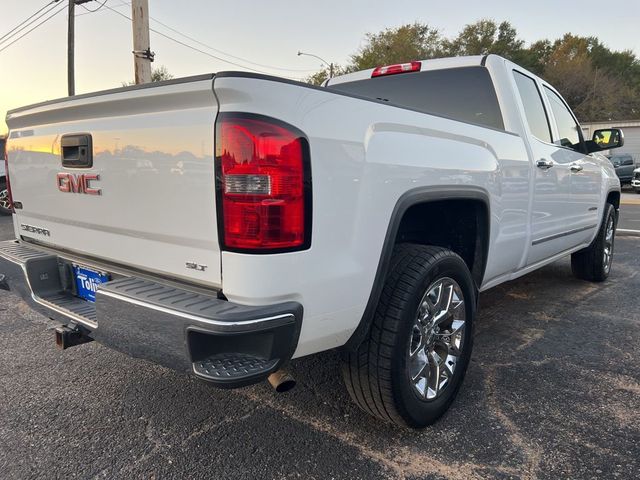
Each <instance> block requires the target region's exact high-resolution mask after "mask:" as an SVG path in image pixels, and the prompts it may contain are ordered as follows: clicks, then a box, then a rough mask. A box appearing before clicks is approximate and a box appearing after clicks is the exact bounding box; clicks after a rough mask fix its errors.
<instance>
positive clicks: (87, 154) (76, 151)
mask: <svg viewBox="0 0 640 480" xmlns="http://www.w3.org/2000/svg"><path fill="white" fill-rule="evenodd" d="M60 145H61V147H62V148H61V150H62V153H61V155H62V166H63V167H68V168H89V167H92V166H93V141H92V140H91V135H90V134H88V133H77V134H70V135H63V136H62V140H61V141H60Z"/></svg>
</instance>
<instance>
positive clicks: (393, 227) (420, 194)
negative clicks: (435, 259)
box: [344, 185, 491, 350]
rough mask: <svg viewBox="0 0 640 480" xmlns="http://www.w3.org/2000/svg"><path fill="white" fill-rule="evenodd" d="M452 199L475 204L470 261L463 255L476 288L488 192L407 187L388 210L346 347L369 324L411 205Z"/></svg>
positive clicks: (485, 239) (485, 242)
mask: <svg viewBox="0 0 640 480" xmlns="http://www.w3.org/2000/svg"><path fill="white" fill-rule="evenodd" d="M456 202H457V203H463V204H469V203H473V204H474V205H476V206H477V210H476V211H475V212H474V213H473V215H474V217H475V218H476V222H477V228H476V230H475V232H476V237H475V238H474V239H473V241H474V250H475V251H474V255H473V261H471V262H469V261H467V259H465V262H466V263H467V266H468V267H469V270H470V271H471V273H472V277H473V280H474V283H475V286H476V288H477V289H479V288H480V285H481V284H482V280H483V277H484V272H485V269H486V265H487V257H488V253H489V239H490V233H491V231H490V218H491V217H490V211H491V210H490V196H489V194H488V192H487V191H486V190H485V189H483V188H481V187H475V186H465V185H451V186H437V187H419V188H416V189H412V190H409V191H408V192H406V193H404V194H403V195H402V196H401V197H400V198H399V199H398V201H397V202H396V205H395V207H394V209H393V212H392V213H391V218H390V219H389V224H388V227H387V232H386V235H385V239H384V243H383V246H382V251H381V253H380V256H379V259H378V267H377V269H376V275H375V278H374V282H373V286H372V287H371V292H370V294H369V299H368V301H367V305H366V307H365V310H364V313H363V315H362V319H361V320H360V322H359V324H358V327H357V328H356V330H355V331H354V333H353V334H352V335H351V337H350V338H349V340H348V341H347V343H346V344H345V345H344V348H346V349H348V350H353V349H355V348H357V346H358V345H359V344H360V343H361V342H362V340H363V339H364V338H365V337H366V334H367V332H368V331H369V328H370V327H371V324H372V322H373V316H374V314H375V310H376V307H377V304H378V302H379V299H380V295H381V293H382V289H383V286H384V282H385V278H386V276H387V273H388V271H389V267H390V264H391V256H392V253H393V249H394V246H395V245H396V243H402V239H399V238H398V235H399V233H400V228H401V226H402V225H403V221H404V220H405V219H406V218H407V214H408V213H409V212H410V211H411V209H412V208H415V207H422V206H433V205H435V204H440V205H447V204H452V203H456ZM399 240H400V242H398V241H399ZM454 251H455V250H454ZM461 256H462V255H461ZM470 263H471V264H470Z"/></svg>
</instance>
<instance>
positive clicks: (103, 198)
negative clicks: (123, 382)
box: [0, 55, 623, 427]
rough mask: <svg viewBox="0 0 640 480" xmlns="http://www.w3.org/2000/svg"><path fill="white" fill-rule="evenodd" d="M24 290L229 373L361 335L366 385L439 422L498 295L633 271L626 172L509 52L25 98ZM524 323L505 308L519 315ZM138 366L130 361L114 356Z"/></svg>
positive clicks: (14, 141) (356, 350) (356, 368)
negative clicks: (537, 275) (616, 255)
mask: <svg viewBox="0 0 640 480" xmlns="http://www.w3.org/2000/svg"><path fill="white" fill-rule="evenodd" d="M7 123H8V125H9V127H10V133H9V138H8V144H7V152H6V153H7V155H6V158H7V172H8V173H9V179H10V191H11V194H12V204H13V207H14V214H13V221H14V226H15V232H16V239H15V240H13V241H8V242H4V243H1V244H0V272H1V273H3V275H4V277H3V282H2V284H3V286H4V288H10V289H12V290H15V291H16V292H18V293H19V294H20V295H21V296H22V297H23V298H24V299H26V300H27V301H28V302H29V304H30V305H31V306H32V307H33V308H34V309H37V310H38V311H40V312H42V313H43V314H45V315H47V316H48V317H50V318H53V319H56V320H58V321H60V322H61V326H60V327H59V328H57V330H56V339H57V342H58V344H59V345H60V346H62V347H63V348H64V347H68V346H72V345H76V344H78V343H83V342H86V341H89V340H92V339H95V340H96V341H98V342H101V343H103V344H105V345H108V346H109V347H112V348H114V349H117V350H120V351H122V352H125V353H127V354H129V355H132V356H134V357H139V358H143V359H147V360H150V361H153V362H157V363H159V364H162V365H165V366H168V367H171V368H174V369H177V370H180V371H184V372H189V373H191V374H193V375H195V376H196V377H198V378H201V379H204V380H207V381H209V382H211V383H212V384H214V385H217V386H220V387H239V386H243V385H248V384H251V383H255V382H258V381H262V380H265V379H267V378H270V379H271V380H272V383H274V384H275V385H276V386H278V387H280V388H284V387H285V386H289V385H290V383H280V382H283V381H285V380H286V379H287V377H286V376H284V377H283V375H282V372H284V371H285V370H283V367H284V366H285V365H286V363H287V362H288V361H290V360H291V359H293V358H296V357H301V356H304V355H310V354H313V353H316V352H321V351H325V350H329V349H336V348H340V349H341V351H342V352H343V359H344V369H343V374H344V379H345V382H346V385H347V389H348V391H349V393H350V394H351V396H352V397H353V399H354V400H355V402H356V403H357V404H358V405H359V406H360V407H362V408H363V409H364V410H365V411H367V412H369V413H371V414H373V415H375V416H377V417H379V418H381V419H384V420H387V421H391V422H395V423H398V424H401V425H408V426H411V427H423V426H425V425H428V424H430V423H432V422H434V421H435V420H436V419H437V418H438V417H439V416H440V415H442V414H443V413H444V412H445V410H446V409H447V407H448V406H449V405H450V403H451V402H452V400H453V399H454V397H455V395H456V393H457V391H458V389H459V387H460V384H461V382H462V380H463V377H464V373H465V370H466V368H467V365H468V363H469V358H470V355H471V347H472V343H473V328H474V323H475V319H476V306H477V301H478V294H479V292H481V291H483V290H486V289H488V288H491V287H493V286H495V285H498V284H500V283H502V282H505V281H508V280H511V279H514V278H516V277H519V276H521V275H524V274H526V273H528V272H531V271H532V270H535V269H537V268H540V267H542V266H543V265H546V264H548V263H550V262H553V261H555V260H557V259H559V258H561V257H564V256H566V255H571V259H572V262H571V264H572V267H573V271H574V273H575V274H576V276H577V277H579V278H581V279H585V280H590V281H603V280H604V279H605V278H607V275H608V274H609V271H610V268H611V260H612V255H613V248H614V234H615V229H616V222H617V212H618V206H619V203H620V184H619V181H618V178H617V177H616V174H615V171H614V169H613V167H612V165H611V163H610V162H608V161H607V160H606V158H605V157H603V156H602V155H600V154H597V155H591V153H594V152H598V151H600V150H610V149H611V148H615V147H616V146H620V145H621V144H622V142H623V136H622V132H621V131H619V130H617V129H611V130H600V131H598V132H596V135H597V137H594V140H591V139H589V140H587V141H585V139H584V138H583V137H582V130H581V128H580V126H579V125H578V122H577V121H576V119H575V116H574V115H573V114H572V113H571V111H570V110H569V108H568V107H567V105H566V103H565V102H564V100H563V99H562V98H561V97H560V95H559V94H558V93H557V92H556V90H554V88H553V87H552V86H551V85H549V84H547V83H546V82H544V81H543V80H541V79H540V78H537V77H536V76H535V75H532V74H531V73H529V72H527V71H526V70H524V69H522V68H520V67H518V66H517V65H515V64H513V63H511V62H509V61H507V60H505V59H503V58H501V57H498V56H494V55H489V56H484V57H482V56H478V57H465V58H452V59H441V60H428V61H422V62H411V63H407V64H401V65H391V66H385V67H379V68H376V69H372V70H367V71H361V72H358V73H353V74H349V75H344V76H341V77H338V78H333V79H331V80H330V81H328V82H327V83H326V84H325V85H323V86H322V87H314V86H310V85H306V84H302V83H298V82H291V81H288V80H284V79H281V78H275V77H268V76H262V75H256V74H251V73H245V72H224V73H219V74H215V75H213V74H211V75H204V76H198V77H192V78H185V79H180V80H172V81H168V82H162V83H158V84H151V85H143V86H138V87H127V88H119V89H116V90H110V91H105V92H98V93H94V94H88V95H79V96H75V97H71V98H63V99H60V100H54V101H50V102H45V103H41V104H37V105H31V106H28V107H24V108H20V109H17V110H13V111H11V112H9V113H8V115H7ZM507 321H508V319H505V322H507ZM114 368H117V366H114Z"/></svg>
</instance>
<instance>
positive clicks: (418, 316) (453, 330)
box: [342, 244, 476, 428]
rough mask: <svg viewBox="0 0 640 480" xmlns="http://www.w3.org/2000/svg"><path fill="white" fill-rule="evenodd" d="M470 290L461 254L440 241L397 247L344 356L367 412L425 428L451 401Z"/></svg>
mask: <svg viewBox="0 0 640 480" xmlns="http://www.w3.org/2000/svg"><path fill="white" fill-rule="evenodd" d="M475 311H476V289H475V286H474V283H473V279H472V277H471V273H470V272H469V269H468V268H467V265H466V264H465V262H464V260H462V258H460V257H459V256H458V255H456V254H455V253H454V252H452V251H451V250H447V249H445V248H441V247H432V246H423V245H414V244H402V245H398V246H396V248H395V250H394V253H393V256H392V260H391V266H390V271H389V273H388V275H387V278H386V280H385V285H384V287H383V291H382V294H381V296H380V301H379V303H378V307H377V309H376V312H375V315H374V320H373V323H372V325H371V328H370V330H369V333H368V335H367V337H366V339H365V340H364V341H363V342H362V344H360V345H359V347H358V348H357V350H355V351H350V352H346V353H345V355H344V357H343V369H342V371H343V376H344V380H345V384H346V386H347V390H348V391H349V394H350V395H351V398H353V400H354V401H355V403H356V404H357V405H358V406H359V407H360V408H361V409H362V410H364V411H365V412H367V413H369V414H371V415H373V416H375V417H378V418H380V419H382V420H385V421H389V422H393V423H395V424H398V425H401V426H408V427H412V428H423V427H425V426H427V425H430V424H432V423H433V422H435V421H436V420H437V419H438V418H440V417H441V416H442V415H443V414H444V413H445V412H446V410H447V409H448V408H449V405H451V402H453V400H454V398H455V396H456V394H457V392H458V389H459V388H460V385H461V384H462V380H463V378H464V375H465V371H466V369H467V366H468V364H469V358H470V357H471V349H472V347H473V325H474V319H475Z"/></svg>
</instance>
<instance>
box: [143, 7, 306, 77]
mask: <svg viewBox="0 0 640 480" xmlns="http://www.w3.org/2000/svg"><path fill="white" fill-rule="evenodd" d="M149 18H150V19H151V20H153V21H154V22H156V23H159V24H160V25H162V26H163V27H165V28H168V29H169V30H171V31H173V32H175V33H177V34H178V35H182V36H183V37H184V38H187V39H189V40H191V41H192V42H195V43H197V44H199V45H202V46H203V47H205V48H208V49H210V50H213V51H214V52H218V53H220V54H222V55H226V56H227V57H231V58H235V59H236V60H240V61H242V62H245V63H250V64H251V65H255V66H257V67H262V68H268V69H270V70H282V71H286V72H302V73H311V72H316V71H317V70H304V69H299V68H283V67H274V66H272V65H265V64H262V63H256V62H252V61H251V60H247V59H246V58H242V57H238V56H236V55H232V54H231V53H227V52H224V51H222V50H218V49H217V48H213V47H212V46H211V45H207V44H206V43H203V42H201V41H199V40H197V39H195V38H193V37H190V36H189V35H186V34H184V33H182V32H181V31H179V30H177V29H175V28H173V27H170V26H169V25H167V24H166V23H162V22H161V21H160V20H158V19H156V18H153V17H152V16H149Z"/></svg>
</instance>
